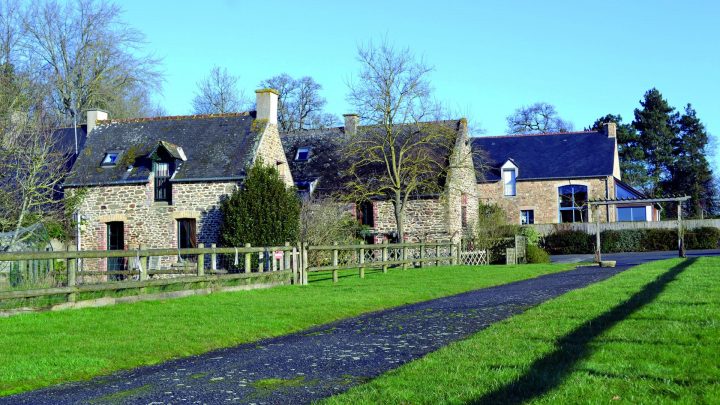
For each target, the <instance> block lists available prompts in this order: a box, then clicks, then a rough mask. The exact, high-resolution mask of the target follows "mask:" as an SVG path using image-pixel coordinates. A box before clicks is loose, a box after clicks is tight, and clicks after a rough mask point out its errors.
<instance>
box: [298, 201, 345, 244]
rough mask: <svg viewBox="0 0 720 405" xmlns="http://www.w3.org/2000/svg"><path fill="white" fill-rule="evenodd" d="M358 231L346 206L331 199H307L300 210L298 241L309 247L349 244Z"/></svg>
mask: <svg viewBox="0 0 720 405" xmlns="http://www.w3.org/2000/svg"><path fill="white" fill-rule="evenodd" d="M357 230H358V224H357V222H356V221H355V220H354V218H353V216H352V215H351V213H350V211H349V210H348V207H347V205H346V204H342V203H339V202H338V201H335V200H332V199H317V198H312V197H311V198H308V199H306V200H303V202H302V208H301V210H300V240H301V241H302V242H304V243H306V244H310V245H331V244H332V243H333V242H341V243H342V242H351V241H352V240H353V238H354V237H355V233H356V232H357Z"/></svg>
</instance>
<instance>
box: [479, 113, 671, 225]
mask: <svg viewBox="0 0 720 405" xmlns="http://www.w3.org/2000/svg"><path fill="white" fill-rule="evenodd" d="M471 144H472V148H473V152H474V158H475V165H476V167H477V168H478V170H479V171H480V173H481V175H479V176H478V178H479V182H478V186H477V187H478V191H477V192H478V195H479V196H480V201H481V202H484V203H491V204H497V205H499V206H500V207H501V208H502V209H503V210H504V211H505V213H506V215H507V219H508V221H509V222H510V223H516V224H522V225H525V224H560V223H573V222H588V221H595V218H593V217H592V212H589V210H588V208H587V205H586V202H587V201H588V200H598V199H615V198H619V199H635V198H645V197H646V196H644V195H643V194H642V193H641V192H639V191H638V190H635V189H634V188H632V187H631V186H630V185H628V184H626V183H623V182H622V181H621V179H620V160H619V157H618V149H617V139H616V124H615V123H608V124H605V128H604V131H600V132H597V131H586V132H565V133H549V134H528V135H509V136H487V137H477V138H472V141H471ZM599 215H600V221H601V222H616V221H658V220H659V219H660V212H659V207H657V206H654V205H652V204H633V203H623V204H617V205H616V206H606V207H603V208H602V209H601V211H600V213H599Z"/></svg>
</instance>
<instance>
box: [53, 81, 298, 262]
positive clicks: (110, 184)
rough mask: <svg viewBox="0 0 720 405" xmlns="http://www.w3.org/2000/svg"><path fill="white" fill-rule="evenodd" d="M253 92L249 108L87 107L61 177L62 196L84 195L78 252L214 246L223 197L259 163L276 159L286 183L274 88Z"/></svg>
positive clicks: (289, 180)
mask: <svg viewBox="0 0 720 405" xmlns="http://www.w3.org/2000/svg"><path fill="white" fill-rule="evenodd" d="M256 93H257V111H256V112H251V113H237V114H223V115H217V116H214V115H196V116H174V117H158V118H143V119H130V120H117V121H113V120H107V114H106V113H104V112H97V111H90V112H88V131H87V139H86V140H85V146H84V148H83V150H82V151H81V153H80V156H79V157H78V159H77V161H76V162H75V165H74V166H73V168H72V170H71V172H70V174H69V175H68V177H67V180H66V181H65V183H64V187H65V190H66V192H75V193H77V192H81V193H84V196H83V198H82V202H81V205H80V207H79V209H78V211H79V215H80V217H81V226H80V232H79V235H78V238H79V241H78V245H79V247H80V249H82V250H105V249H108V250H112V249H129V248H132V247H137V246H139V245H146V246H147V247H152V248H188V247H196V246H197V244H198V243H206V244H208V245H209V244H211V243H216V242H217V239H218V231H219V227H220V223H221V213H220V211H219V203H220V200H221V198H223V197H224V196H225V195H227V194H229V193H231V192H232V191H233V190H235V189H236V188H237V187H238V186H239V185H240V184H241V182H242V181H243V178H244V176H245V169H246V168H247V167H249V166H251V165H252V164H253V163H254V162H255V161H257V160H258V159H262V161H263V162H265V163H267V164H271V165H275V166H276V167H277V168H278V170H279V172H280V175H281V176H282V178H283V179H284V180H285V182H286V184H287V185H288V186H292V184H293V180H292V175H291V173H290V170H289V168H288V164H287V161H286V160H285V153H284V152H283V149H282V145H281V142H280V135H279V133H278V127H277V97H278V96H277V92H275V91H274V90H258V91H257V92H256ZM100 266H101V267H102V264H101V265H100Z"/></svg>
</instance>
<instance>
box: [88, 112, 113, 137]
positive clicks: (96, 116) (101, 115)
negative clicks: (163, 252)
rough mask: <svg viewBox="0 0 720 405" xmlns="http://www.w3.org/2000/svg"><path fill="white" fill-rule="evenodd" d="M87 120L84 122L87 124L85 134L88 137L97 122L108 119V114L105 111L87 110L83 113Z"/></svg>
mask: <svg viewBox="0 0 720 405" xmlns="http://www.w3.org/2000/svg"><path fill="white" fill-rule="evenodd" d="M85 114H86V117H87V119H86V120H85V122H86V123H87V133H88V135H90V132H92V130H93V129H95V127H97V126H98V121H104V120H106V119H108V113H107V111H103V110H98V109H92V110H87V111H86V112H85Z"/></svg>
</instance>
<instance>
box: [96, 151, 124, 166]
mask: <svg viewBox="0 0 720 405" xmlns="http://www.w3.org/2000/svg"><path fill="white" fill-rule="evenodd" d="M119 157H120V152H108V153H106V154H105V157H104V158H103V160H102V163H101V164H100V166H115V165H116V164H117V163H118V158H119Z"/></svg>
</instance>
